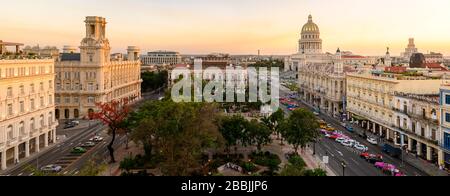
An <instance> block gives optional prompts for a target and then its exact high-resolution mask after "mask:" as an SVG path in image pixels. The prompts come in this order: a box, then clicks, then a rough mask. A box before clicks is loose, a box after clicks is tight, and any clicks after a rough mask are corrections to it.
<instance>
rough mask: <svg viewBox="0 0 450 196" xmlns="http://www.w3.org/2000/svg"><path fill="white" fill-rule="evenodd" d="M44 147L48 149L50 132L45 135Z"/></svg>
mask: <svg viewBox="0 0 450 196" xmlns="http://www.w3.org/2000/svg"><path fill="white" fill-rule="evenodd" d="M44 147H46V148H47V147H48V132H46V133H45V134H44Z"/></svg>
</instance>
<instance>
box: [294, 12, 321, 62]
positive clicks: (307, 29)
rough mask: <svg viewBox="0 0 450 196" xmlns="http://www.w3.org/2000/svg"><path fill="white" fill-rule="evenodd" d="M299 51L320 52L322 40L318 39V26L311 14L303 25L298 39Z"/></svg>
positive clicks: (306, 52) (307, 52)
mask: <svg viewBox="0 0 450 196" xmlns="http://www.w3.org/2000/svg"><path fill="white" fill-rule="evenodd" d="M299 53H305V54H318V53H322V40H321V39H320V30H319V26H317V24H316V23H314V22H313V18H312V16H311V15H309V16H308V22H307V23H306V24H305V25H303V28H302V32H301V38H300V41H299Z"/></svg>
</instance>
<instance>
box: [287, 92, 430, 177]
mask: <svg viewBox="0 0 450 196" xmlns="http://www.w3.org/2000/svg"><path fill="white" fill-rule="evenodd" d="M289 94H290V91H289V90H288V89H287V88H284V87H282V88H281V89H280V96H282V97H285V96H287V95H289ZM299 104H300V107H302V108H307V109H310V110H312V108H310V107H309V106H307V105H305V104H302V103H299ZM282 108H283V109H284V110H285V112H289V111H288V110H287V108H286V107H284V106H282ZM319 117H320V118H321V119H323V120H324V121H326V122H327V123H329V124H331V125H332V126H333V127H334V128H336V129H338V130H340V131H342V132H344V133H345V134H346V135H348V136H350V137H351V138H352V139H354V140H356V141H358V142H360V143H361V144H363V145H365V146H367V147H369V153H372V154H381V155H383V159H384V161H385V162H387V163H390V164H393V165H395V166H397V167H399V169H400V170H401V171H402V172H403V173H405V174H406V175H408V176H426V174H425V173H424V172H422V171H420V170H418V169H416V168H414V167H412V166H411V165H409V164H407V163H403V164H402V161H401V160H398V159H396V158H392V157H390V156H389V155H387V154H384V153H383V152H382V150H381V148H380V147H379V146H374V145H372V144H369V143H368V142H367V141H366V140H364V139H362V138H360V137H358V136H357V135H354V134H352V133H350V132H347V131H346V130H345V128H344V127H342V125H341V124H340V122H339V121H338V120H336V119H334V118H331V117H329V116H327V115H324V114H321V115H319ZM354 128H355V130H356V131H362V129H361V128H358V127H357V126H354ZM316 153H317V155H319V156H320V157H323V156H329V164H328V165H329V166H330V168H331V169H332V170H333V171H334V172H335V173H336V174H337V175H343V174H344V175H346V176H386V175H385V174H383V173H382V172H381V171H380V170H378V169H376V168H375V167H374V165H372V164H370V163H368V162H367V161H365V160H364V159H362V158H360V157H359V154H360V153H359V152H358V151H357V150H355V149H353V148H348V147H345V146H343V145H341V144H339V143H337V142H335V141H333V140H330V139H328V138H323V139H321V141H319V142H318V143H317V144H316ZM342 162H344V163H345V165H346V168H345V169H344V168H343V166H342ZM402 165H403V167H401V166H402ZM343 170H345V171H343Z"/></svg>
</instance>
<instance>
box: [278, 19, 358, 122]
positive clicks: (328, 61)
mask: <svg viewBox="0 0 450 196" xmlns="http://www.w3.org/2000/svg"><path fill="white" fill-rule="evenodd" d="M286 60H287V61H286V65H287V67H289V69H291V70H293V71H297V72H298V80H299V87H300V97H301V98H302V99H303V101H305V102H306V103H309V104H311V105H313V106H314V107H316V108H317V110H321V111H325V112H327V113H329V114H331V115H335V116H340V115H342V114H345V98H344V97H345V72H346V71H349V70H350V67H348V66H344V62H343V58H342V53H341V51H340V50H339V49H338V50H337V52H336V54H330V53H322V39H320V30H319V27H318V26H317V25H316V24H315V23H314V22H313V19H312V16H311V15H310V16H309V17H308V22H307V23H306V24H305V25H304V26H303V28H302V32H301V35H300V41H299V49H298V53H296V54H293V55H291V56H290V57H289V58H288V59H286Z"/></svg>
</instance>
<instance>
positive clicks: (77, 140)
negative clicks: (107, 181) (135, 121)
mask: <svg viewBox="0 0 450 196" xmlns="http://www.w3.org/2000/svg"><path fill="white" fill-rule="evenodd" d="M163 93H164V92H156V93H144V94H143V100H142V101H141V102H139V103H137V104H136V105H134V106H132V108H134V109H136V108H139V106H141V104H142V103H144V102H145V101H146V100H158V99H159V98H160V97H161V96H163ZM106 129H107V128H106V127H105V126H104V125H103V124H101V123H99V122H97V123H95V124H94V123H93V124H92V126H91V127H90V128H87V129H86V130H84V131H83V130H82V131H79V132H77V133H76V134H72V135H70V136H69V137H68V138H66V139H65V140H64V141H62V142H61V143H58V144H55V146H51V147H49V149H43V151H41V153H40V154H39V155H37V156H32V157H31V158H29V159H28V160H26V161H25V162H21V163H20V165H19V166H16V167H15V168H12V169H10V170H7V171H6V172H5V173H3V174H2V175H6V176H31V175H33V172H32V171H31V170H30V167H31V168H33V169H39V168H41V167H43V166H46V165H50V164H56V165H60V166H62V167H63V170H62V171H61V172H60V173H61V174H64V175H76V174H78V173H79V172H80V170H81V169H82V168H83V167H84V166H85V165H86V163H87V162H88V161H95V162H96V163H108V162H109V160H110V159H109V151H108V150H107V145H108V144H109V142H110V140H111V139H112V137H111V136H110V135H108V134H107V133H106V132H105V130H106ZM58 131H62V130H61V129H58V130H57V134H58ZM96 134H100V136H101V137H103V138H104V140H103V141H102V142H99V143H97V145H96V146H94V147H92V148H87V150H88V151H87V152H86V153H85V154H83V155H79V156H77V155H72V154H71V153H70V152H71V151H72V149H73V148H75V147H78V146H80V145H81V144H83V143H85V142H87V141H89V139H91V138H92V137H93V136H94V135H96ZM125 141H126V136H117V137H116V140H115V143H114V147H115V148H116V149H117V148H118V147H120V146H122V145H124V144H125Z"/></svg>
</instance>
